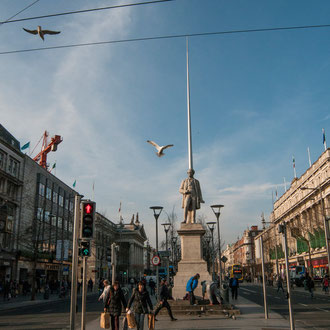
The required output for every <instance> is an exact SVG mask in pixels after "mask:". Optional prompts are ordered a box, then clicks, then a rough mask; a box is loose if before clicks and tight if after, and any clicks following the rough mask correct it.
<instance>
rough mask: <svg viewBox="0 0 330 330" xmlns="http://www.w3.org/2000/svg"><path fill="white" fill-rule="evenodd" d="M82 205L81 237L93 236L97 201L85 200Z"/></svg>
mask: <svg viewBox="0 0 330 330" xmlns="http://www.w3.org/2000/svg"><path fill="white" fill-rule="evenodd" d="M81 206H82V221H81V238H83V239H84V238H85V239H86V238H89V239H91V238H93V235H94V216H95V206H96V204H95V202H91V201H83V202H82V203H81Z"/></svg>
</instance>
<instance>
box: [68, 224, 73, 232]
mask: <svg viewBox="0 0 330 330" xmlns="http://www.w3.org/2000/svg"><path fill="white" fill-rule="evenodd" d="M68 230H69V232H70V233H72V231H73V223H72V222H71V221H69V229H68Z"/></svg>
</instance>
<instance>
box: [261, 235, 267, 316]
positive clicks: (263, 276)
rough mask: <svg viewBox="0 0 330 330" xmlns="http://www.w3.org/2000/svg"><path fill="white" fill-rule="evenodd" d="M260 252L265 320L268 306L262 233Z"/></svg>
mask: <svg viewBox="0 0 330 330" xmlns="http://www.w3.org/2000/svg"><path fill="white" fill-rule="evenodd" d="M260 252H261V266H262V290H263V293H264V309H265V320H267V319H268V306H267V292H266V276H265V260H264V240H263V237H262V235H261V236H260Z"/></svg>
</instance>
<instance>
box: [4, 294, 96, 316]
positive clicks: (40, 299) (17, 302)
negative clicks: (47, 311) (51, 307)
mask: <svg viewBox="0 0 330 330" xmlns="http://www.w3.org/2000/svg"><path fill="white" fill-rule="evenodd" d="M97 294H98V293H97V292H87V296H90V295H97ZM78 297H81V293H80V294H78ZM1 298H2V297H1ZM66 300H70V295H69V294H68V295H67V296H66V297H65V298H60V297H59V295H58V294H56V293H54V294H52V295H50V296H49V299H44V294H43V293H37V294H36V299H35V300H31V294H29V295H26V296H18V297H16V298H11V299H10V300H3V299H1V300H0V312H1V311H5V310H10V309H16V308H18V307H25V306H36V305H40V304H47V303H49V302H56V301H66Z"/></svg>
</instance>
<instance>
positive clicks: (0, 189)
mask: <svg viewBox="0 0 330 330" xmlns="http://www.w3.org/2000/svg"><path fill="white" fill-rule="evenodd" d="M5 183H6V180H5V179H4V178H0V193H4V192H5Z"/></svg>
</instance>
